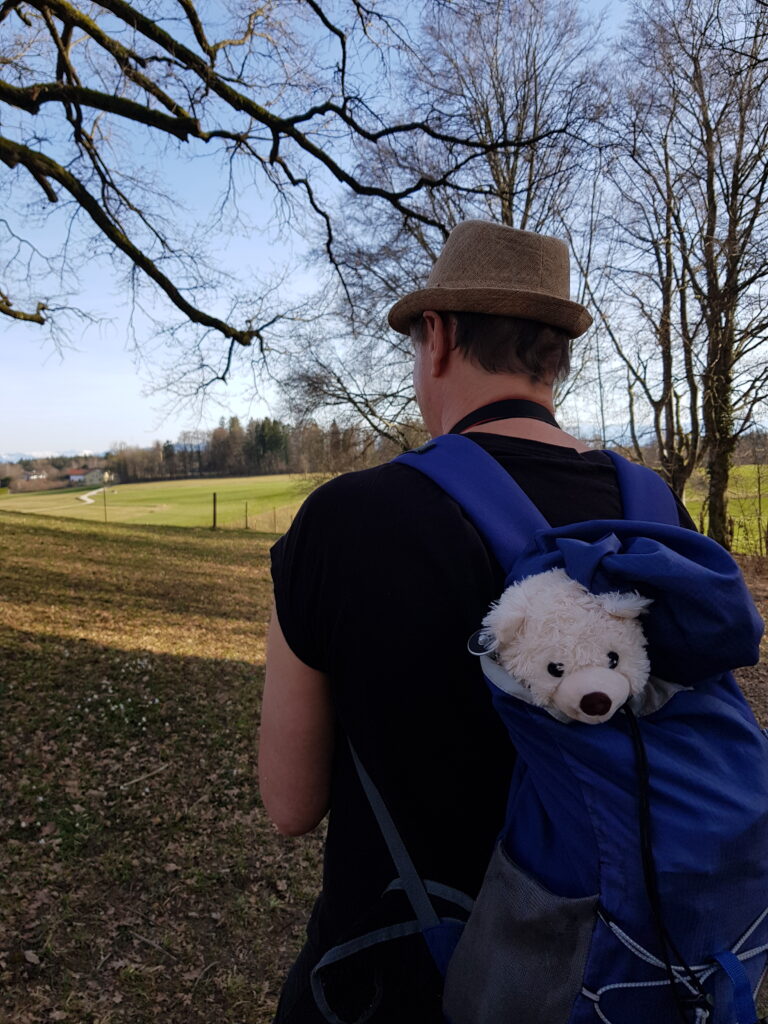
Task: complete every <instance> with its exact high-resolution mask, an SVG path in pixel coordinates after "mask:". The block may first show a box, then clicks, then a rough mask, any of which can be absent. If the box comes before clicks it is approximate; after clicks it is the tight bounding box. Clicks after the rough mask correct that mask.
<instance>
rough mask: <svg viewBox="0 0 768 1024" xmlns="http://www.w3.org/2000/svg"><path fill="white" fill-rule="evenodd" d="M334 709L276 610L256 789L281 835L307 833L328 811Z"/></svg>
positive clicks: (321, 678)
mask: <svg viewBox="0 0 768 1024" xmlns="http://www.w3.org/2000/svg"><path fill="white" fill-rule="evenodd" d="M332 757H333V710H332V706H331V698H330V689H329V685H328V679H327V677H326V676H325V675H324V674H323V673H322V672H318V671H317V670H316V669H313V668H310V667H309V666H308V665H305V664H304V662H303V661H300V660H299V659H298V658H297V657H296V655H295V654H294V653H293V651H292V650H291V649H290V647H289V646H288V644H287V642H286V640H285V637H284V636H283V631H282V629H281V628H280V623H279V622H278V621H277V615H276V614H275V612H274V610H273V612H272V619H271V621H270V624H269V634H268V640H267V672H266V680H265V683H264V699H263V702H262V709H261V733H260V740H259V788H260V790H261V798H262V800H263V801H264V806H265V807H266V810H267V814H268V815H269V817H270V819H271V820H272V821H273V822H274V824H275V825H276V826H277V829H278V831H279V832H281V833H282V834H283V835H287V836H299V835H303V834H304V833H305V832H310V831H311V830H312V829H313V828H315V826H316V825H318V824H319V823H320V821H322V819H323V818H324V817H325V814H326V812H327V810H328V803H329V796H330V779H331V760H332Z"/></svg>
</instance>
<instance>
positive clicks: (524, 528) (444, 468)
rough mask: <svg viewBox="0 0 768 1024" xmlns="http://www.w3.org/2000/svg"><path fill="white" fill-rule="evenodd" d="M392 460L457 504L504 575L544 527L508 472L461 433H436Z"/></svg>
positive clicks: (535, 509) (545, 521) (539, 515)
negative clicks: (433, 436)
mask: <svg viewBox="0 0 768 1024" xmlns="http://www.w3.org/2000/svg"><path fill="white" fill-rule="evenodd" d="M394 461H395V462H402V463H404V464H405V465H406V466H411V467H413V469H418V470H419V472H420V473H423V474H424V475H425V476H428V477H429V478H430V479H431V480H434V482H435V483H436V484H437V485H438V487H441V488H442V489H443V490H444V491H445V492H446V493H447V494H449V495H450V496H451V497H452V498H453V499H454V500H455V501H457V502H458V503H459V505H461V507H462V509H463V510H464V512H465V513H466V514H467V516H468V517H469V518H470V519H471V521H472V522H473V523H474V525H475V526H476V527H477V529H478V531H479V532H480V534H481V536H483V537H484V538H485V540H486V541H487V543H488V544H489V545H490V548H491V550H492V551H493V554H494V555H495V557H496V560H497V561H498V562H499V564H500V565H501V567H502V569H503V570H504V573H505V575H506V574H507V573H509V571H510V570H511V568H512V564H513V563H514V561H515V559H516V558H517V557H518V555H519V554H520V552H521V551H522V550H523V548H525V547H526V545H527V544H528V543H529V542H530V539H531V537H532V536H533V534H534V533H536V532H537V531H538V530H546V529H549V523H548V522H547V520H546V519H545V518H544V516H543V515H542V514H541V512H539V510H538V509H537V508H536V506H535V505H534V504H533V502H532V501H531V499H530V498H529V497H528V495H527V494H526V493H525V491H523V490H522V488H521V487H520V486H519V485H518V484H517V483H516V482H515V480H513V478H512V477H511V476H510V475H509V473H507V471H506V470H505V469H504V468H503V467H502V466H500V465H499V463H498V462H497V461H496V459H494V457H493V456H492V455H489V454H488V452H486V451H485V449H483V448H481V447H480V445H479V444H475V442H474V441H471V440H470V439H469V438H468V437H464V436H463V435H462V434H444V435H443V436H442V437H436V438H435V439H434V440H433V441H429V442H427V444H424V445H422V446H421V448H415V449H414V450H413V451H410V452H405V454H404V455H399V456H398V457H397V458H396V459H395V460H394Z"/></svg>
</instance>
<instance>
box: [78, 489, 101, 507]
mask: <svg viewBox="0 0 768 1024" xmlns="http://www.w3.org/2000/svg"><path fill="white" fill-rule="evenodd" d="M103 490H104V488H103V487H97V488H96V490H95V491H88V493H87V494H78V496H77V500H78V501H84V502H85V504H86V505H93V498H92V497H91V495H92V494H101V492H102V491H103Z"/></svg>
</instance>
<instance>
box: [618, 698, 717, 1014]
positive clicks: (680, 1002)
mask: <svg viewBox="0 0 768 1024" xmlns="http://www.w3.org/2000/svg"><path fill="white" fill-rule="evenodd" d="M621 710H622V711H623V712H624V714H625V716H626V718H627V721H628V723H629V732H630V736H631V739H632V746H633V748H634V752H635V763H636V765H637V776H638V809H639V819H640V853H641V856H642V861H643V875H644V877H645V888H646V892H647V893H648V902H649V903H650V906H651V913H652V915H653V922H654V925H655V928H656V933H657V935H658V938H659V944H660V946H661V957H662V960H663V961H664V966H665V968H666V972H667V977H668V978H669V984H670V989H671V993H672V998H673V999H674V1000H675V1005H676V1006H677V1010H678V1012H679V1014H680V1018H681V1020H682V1022H683V1024H690V1021H691V1017H690V1016H689V1014H691V1012H692V1011H693V1014H694V1020H695V1022H696V1024H699V1022H700V1021H702V1022H703V1021H706V1020H708V1019H709V1016H710V1015H711V1011H712V1005H713V1004H712V998H711V997H710V996H709V995H708V993H707V992H705V990H704V988H703V986H702V984H701V982H700V981H699V978H698V976H697V974H696V973H695V971H692V970H691V968H690V967H689V966H688V964H687V963H686V961H685V960H684V958H683V957H682V956H681V955H680V951H679V950H678V949H677V947H676V945H675V943H674V941H673V940H672V937H671V936H670V934H669V931H668V929H667V927H666V925H665V924H664V917H663V915H662V910H661V898H660V896H659V885H658V879H657V874H656V862H655V860H654V856H653V840H652V835H651V801H650V772H649V769H648V756H647V754H646V750H645V743H644V742H643V737H642V733H641V732H640V726H639V724H638V721H637V718H636V716H635V713H634V712H633V711H632V709H631V708H630V707H629V705H628V704H625V705H624V706H623V707H622V709H621ZM673 956H674V958H675V959H676V960H677V962H678V964H679V965H680V967H681V968H682V972H681V974H682V977H680V976H678V975H676V974H675V971H674V970H673V968H672V957H673ZM680 980H682V981H683V982H684V983H685V984H687V985H688V987H689V989H691V990H692V993H693V994H690V995H683V994H682V993H681V992H680V991H679V990H678V988H677V982H678V981H680Z"/></svg>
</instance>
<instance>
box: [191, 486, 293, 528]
mask: <svg viewBox="0 0 768 1024" xmlns="http://www.w3.org/2000/svg"><path fill="white" fill-rule="evenodd" d="M212 498H213V500H212V503H211V527H212V528H213V529H214V530H253V531H254V533H274V534H283V533H285V532H286V530H288V529H289V528H290V525H291V523H292V522H293V519H294V516H295V515H296V512H297V510H298V504H292V505H281V506H276V507H273V508H266V509H265V508H264V507H263V505H261V503H259V504H258V505H257V504H256V502H248V501H243V500H242V499H229V500H228V499H226V498H222V496H221V495H218V494H213V495H212Z"/></svg>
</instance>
